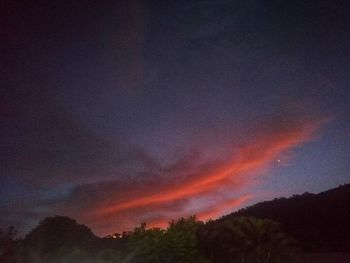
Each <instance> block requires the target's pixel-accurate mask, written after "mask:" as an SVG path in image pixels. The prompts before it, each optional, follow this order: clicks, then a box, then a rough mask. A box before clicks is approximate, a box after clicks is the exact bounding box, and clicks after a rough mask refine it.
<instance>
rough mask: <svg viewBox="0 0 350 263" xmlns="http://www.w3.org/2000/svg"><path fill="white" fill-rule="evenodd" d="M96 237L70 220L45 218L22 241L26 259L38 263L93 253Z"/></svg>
mask: <svg viewBox="0 0 350 263" xmlns="http://www.w3.org/2000/svg"><path fill="white" fill-rule="evenodd" d="M97 240H98V239H97V237H96V236H95V235H94V234H93V233H92V232H91V230H90V229H89V228H87V227H86V226H84V225H80V224H77V222H76V221H75V220H73V219H71V218H68V217H63V216H55V217H49V218H45V219H44V220H43V221H41V222H40V223H39V225H38V226H37V227H36V228H34V229H33V230H32V231H31V232H30V233H29V234H28V235H27V236H26V237H25V239H24V253H25V257H26V258H30V259H32V261H35V260H36V261H38V262H48V261H49V262H55V261H56V260H59V259H61V258H63V257H66V256H67V255H70V256H73V255H74V254H77V253H78V254H79V253H80V254H84V253H85V254H86V251H89V252H93V251H94V243H95V242H96V241H97Z"/></svg>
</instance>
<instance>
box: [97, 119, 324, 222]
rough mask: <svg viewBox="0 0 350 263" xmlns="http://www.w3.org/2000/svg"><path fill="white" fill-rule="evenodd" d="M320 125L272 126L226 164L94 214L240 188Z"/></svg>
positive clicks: (289, 124)
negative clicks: (233, 184) (232, 184)
mask: <svg viewBox="0 0 350 263" xmlns="http://www.w3.org/2000/svg"><path fill="white" fill-rule="evenodd" d="M321 124H322V121H311V120H304V121H300V120H293V121H290V122H287V123H284V122H283V121H282V123H279V124H278V126H276V124H275V127H276V130H273V129H269V130H268V131H267V132H264V133H262V134H261V135H258V136H256V137H255V138H254V139H253V140H251V141H250V142H249V143H247V144H245V145H243V146H242V147H241V148H240V150H239V151H238V153H236V154H235V155H234V156H233V157H231V158H228V160H225V161H221V162H216V163H214V164H211V165H205V166H203V167H202V168H201V169H199V170H198V171H194V172H192V173H190V174H189V175H188V176H187V178H185V179H182V180H183V181H182V182H180V183H178V184H176V185H171V184H170V185H168V186H163V189H161V190H160V191H158V190H157V191H155V192H153V193H146V194H144V193H142V192H140V193H139V195H140V196H139V197H134V198H132V199H129V200H124V201H120V200H115V203H114V204H111V205H108V206H102V207H100V208H99V209H98V210H97V211H96V214H97V215H98V216H108V215H111V214H114V213H119V212H122V211H124V210H130V209H137V208H138V207H143V206H149V205H154V204H161V203H166V202H173V201H177V200H181V199H188V198H193V197H197V196H200V195H203V194H208V193H211V192H215V191H216V190H217V189H219V188H220V187H224V186H227V184H228V182H229V181H232V180H235V179H237V180H239V182H237V183H239V184H242V183H245V180H244V178H242V175H244V174H247V173H251V172H255V171H257V170H259V169H263V168H266V167H267V166H268V165H269V164H270V163H271V161H273V160H275V159H276V158H277V157H278V156H279V155H281V154H282V153H283V152H285V151H287V150H289V149H292V148H294V147H296V146H298V145H300V144H302V143H304V142H306V141H308V140H310V139H311V138H312V136H313V134H314V133H315V131H316V130H317V129H318V128H319V127H320V125H321Z"/></svg>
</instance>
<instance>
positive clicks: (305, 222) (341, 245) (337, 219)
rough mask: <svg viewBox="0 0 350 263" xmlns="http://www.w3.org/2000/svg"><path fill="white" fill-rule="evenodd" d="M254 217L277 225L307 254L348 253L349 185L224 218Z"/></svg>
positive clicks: (253, 208) (263, 204)
mask: <svg viewBox="0 0 350 263" xmlns="http://www.w3.org/2000/svg"><path fill="white" fill-rule="evenodd" d="M236 216H254V217H258V218H267V219H270V220H274V221H277V222H280V223H281V224H282V225H283V226H284V228H285V230H286V231H287V232H288V233H289V234H291V235H292V236H294V237H295V238H297V239H298V240H299V241H300V242H301V244H302V245H303V247H304V249H305V250H306V251H310V252H336V251H337V252H340V251H343V252H350V184H346V185H342V186H339V187H338V188H335V189H332V190H328V191H326V192H322V193H319V194H310V193H304V194H302V195H294V196H293V197H291V198H288V199H287V198H279V199H275V200H272V201H267V202H262V203H258V204H256V205H253V206H251V207H248V208H245V209H242V210H240V211H238V212H235V213H232V214H230V215H227V216H225V217H223V218H222V219H221V220H227V219H232V218H234V217H236Z"/></svg>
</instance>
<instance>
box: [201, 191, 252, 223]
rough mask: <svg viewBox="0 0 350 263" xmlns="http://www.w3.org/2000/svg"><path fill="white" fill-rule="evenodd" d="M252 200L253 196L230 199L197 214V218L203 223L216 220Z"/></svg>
mask: <svg viewBox="0 0 350 263" xmlns="http://www.w3.org/2000/svg"><path fill="white" fill-rule="evenodd" d="M251 198H252V196H251V195H243V196H241V197H238V198H234V199H230V200H227V201H224V202H223V203H220V204H218V205H216V206H214V207H212V208H210V209H207V210H205V211H201V212H199V213H197V215H196V216H197V218H198V219H199V220H202V221H206V220H209V219H215V218H217V217H219V216H220V215H222V214H223V212H225V210H228V209H234V208H236V207H239V206H241V205H243V204H244V203H245V202H247V201H248V200H249V199H251Z"/></svg>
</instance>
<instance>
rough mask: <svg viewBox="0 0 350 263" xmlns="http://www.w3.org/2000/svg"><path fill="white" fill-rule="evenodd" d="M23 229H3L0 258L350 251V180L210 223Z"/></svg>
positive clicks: (225, 260) (197, 258)
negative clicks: (107, 231) (105, 229)
mask: <svg viewBox="0 0 350 263" xmlns="http://www.w3.org/2000/svg"><path fill="white" fill-rule="evenodd" d="M277 222H279V223H277ZM16 234H17V232H16V230H15V229H14V228H13V227H10V228H8V229H0V262H1V263H29V262H30V263H31V262H33V263H48V262H49V263H70V262H72V263H73V262H74V263H118V262H135V263H157V262H158V263H180V262H181V263H207V262H208V263H209V262H212V263H236V262H244V263H256V262H258V263H277V262H284V263H286V262H294V261H293V260H294V258H295V255H298V254H299V252H300V249H299V248H300V243H301V244H302V245H303V246H304V248H305V249H306V251H307V252H329V251H344V252H346V251H350V185H344V186H341V187H338V188H336V189H333V190H329V191H326V192H323V193H320V194H309V193H305V194H302V195H295V196H293V197H291V198H288V199H287V198H279V199H275V200H273V201H268V202H262V203H259V204H256V205H254V206H251V207H248V208H245V209H242V210H240V211H238V212H235V213H232V214H230V215H227V216H225V217H222V218H220V219H218V220H215V221H209V222H207V223H205V224H204V223H203V222H200V221H197V220H196V218H195V217H194V216H193V217H189V218H182V219H179V220H177V221H172V222H170V223H169V226H168V228H167V229H160V228H146V225H145V224H142V225H141V226H139V227H136V228H135V229H134V231H130V232H123V233H122V234H118V233H115V234H112V235H109V236H106V237H104V238H99V237H96V236H95V235H94V234H93V233H92V232H91V230H90V229H89V228H88V227H86V226H84V225H80V224H78V223H77V222H76V221H75V220H73V219H70V218H68V217H62V216H55V217H49V218H46V219H44V220H43V221H41V222H40V223H39V225H38V226H37V227H36V228H34V229H33V230H32V231H31V232H30V233H29V234H28V235H27V236H26V237H25V238H24V239H23V240H21V239H18V238H16ZM292 236H293V237H295V238H296V239H294V238H292ZM296 240H298V241H301V242H297V241H296Z"/></svg>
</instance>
